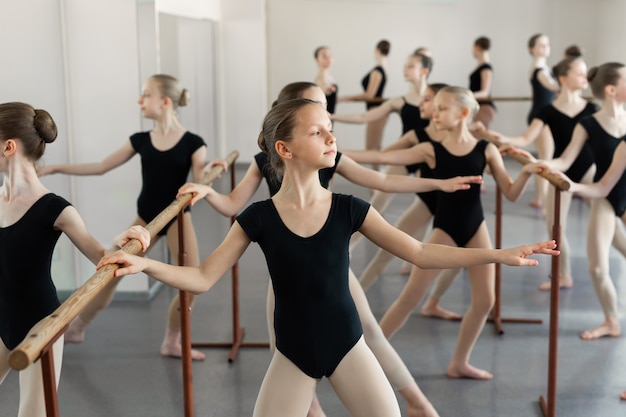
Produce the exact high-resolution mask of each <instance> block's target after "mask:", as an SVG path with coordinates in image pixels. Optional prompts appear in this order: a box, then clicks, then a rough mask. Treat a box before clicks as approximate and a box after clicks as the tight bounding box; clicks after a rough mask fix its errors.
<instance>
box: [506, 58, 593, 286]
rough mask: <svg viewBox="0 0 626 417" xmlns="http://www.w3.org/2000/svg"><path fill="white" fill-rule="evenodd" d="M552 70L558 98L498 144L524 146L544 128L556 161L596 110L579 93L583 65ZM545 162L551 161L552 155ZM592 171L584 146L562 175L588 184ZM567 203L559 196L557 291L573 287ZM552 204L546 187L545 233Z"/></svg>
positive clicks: (569, 62)
mask: <svg viewBox="0 0 626 417" xmlns="http://www.w3.org/2000/svg"><path fill="white" fill-rule="evenodd" d="M553 71H554V74H555V76H556V77H557V79H558V82H559V84H560V86H561V89H560V93H559V95H558V97H557V98H556V99H555V100H554V102H553V103H552V104H549V105H547V106H545V107H544V108H543V109H541V111H539V112H538V113H537V114H536V115H534V118H533V120H532V122H531V124H530V126H529V127H528V129H527V130H526V132H524V134H523V135H522V136H517V137H512V138H511V137H505V136H498V138H499V139H500V141H502V142H503V143H509V144H512V145H514V146H521V147H524V146H527V145H529V144H530V143H531V142H532V141H534V140H535V139H537V138H539V137H540V134H541V131H542V130H543V129H544V127H546V126H547V127H548V128H549V129H550V133H551V136H552V138H553V139H554V141H553V145H554V158H558V157H559V156H561V154H562V153H563V151H564V150H565V148H566V147H567V145H568V144H569V142H570V140H571V138H572V132H573V131H574V127H575V126H576V124H577V123H578V122H579V121H580V120H581V119H582V118H583V117H586V116H590V115H592V114H593V113H595V112H596V111H597V106H596V105H595V104H593V103H590V102H589V101H587V100H585V99H584V98H582V96H581V91H582V90H583V89H585V88H587V85H588V81H587V66H586V65H585V62H584V61H583V60H582V59H581V58H570V59H566V60H563V61H561V62H560V63H558V64H557V65H556V66H555V67H554V69H553ZM547 159H552V156H550V157H549V158H547ZM594 172H595V167H594V166H593V156H592V155H591V151H590V150H589V146H588V145H587V144H585V145H584V146H583V148H582V149H581V152H580V153H579V154H578V156H577V157H576V160H575V161H574V162H573V163H572V165H571V167H570V168H569V169H568V170H567V172H566V175H567V176H568V177H570V178H571V179H572V180H573V181H575V182H581V181H583V182H591V181H592V179H593V175H594ZM571 201H572V195H571V194H570V193H565V194H563V195H562V196H561V242H559V249H560V251H561V257H560V265H561V276H560V277H559V282H560V286H561V288H571V287H572V285H573V280H572V272H571V267H570V256H569V254H570V249H569V242H568V240H567V213H568V211H569V207H570V204H571ZM553 205H554V188H553V187H548V192H547V194H546V200H545V208H546V211H547V214H546V221H547V222H546V223H547V224H546V226H547V230H548V234H551V233H552V224H553V217H554V210H553ZM550 288H551V282H550V281H547V282H545V283H543V284H541V285H540V286H539V289H540V290H543V291H549V290H550Z"/></svg>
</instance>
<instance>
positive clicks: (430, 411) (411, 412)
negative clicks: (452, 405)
mask: <svg viewBox="0 0 626 417" xmlns="http://www.w3.org/2000/svg"><path fill="white" fill-rule="evenodd" d="M406 412H407V415H408V416H409V417H439V413H437V410H435V407H433V405H432V404H431V403H430V401H428V400H427V401H426V403H425V404H420V405H419V406H414V405H412V404H409V407H408V408H407V410H406Z"/></svg>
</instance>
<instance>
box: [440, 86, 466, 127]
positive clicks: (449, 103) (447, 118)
mask: <svg viewBox="0 0 626 417" xmlns="http://www.w3.org/2000/svg"><path fill="white" fill-rule="evenodd" d="M432 120H433V122H434V123H435V128H437V130H452V129H454V128H456V127H457V126H459V125H460V124H461V123H464V116H463V108H462V107H461V106H460V104H459V102H458V101H457V100H456V98H455V97H454V95H452V94H450V93H445V92H441V91H440V92H438V93H437V95H436V96H435V103H434V111H433V115H432Z"/></svg>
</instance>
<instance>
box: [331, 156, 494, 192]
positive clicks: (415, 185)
mask: <svg viewBox="0 0 626 417" xmlns="http://www.w3.org/2000/svg"><path fill="white" fill-rule="evenodd" d="M337 173H339V174H341V175H342V176H344V177H346V178H347V179H348V180H350V181H351V182H353V183H355V184H358V185H361V186H363V187H367V188H373V189H375V190H380V191H384V192H387V193H420V192H425V191H434V190H441V191H445V192H455V191H459V190H467V189H469V188H470V184H473V183H475V184H482V182H483V180H482V177H481V176H480V175H476V176H468V177H455V178H450V179H447V180H437V179H432V178H419V177H412V176H408V175H387V174H385V173H383V172H379V171H375V170H373V169H369V168H366V167H364V166H362V165H359V164H357V163H356V162H355V161H354V160H353V159H352V158H350V157H349V156H346V155H342V156H341V159H340V160H339V165H338V166H337Z"/></svg>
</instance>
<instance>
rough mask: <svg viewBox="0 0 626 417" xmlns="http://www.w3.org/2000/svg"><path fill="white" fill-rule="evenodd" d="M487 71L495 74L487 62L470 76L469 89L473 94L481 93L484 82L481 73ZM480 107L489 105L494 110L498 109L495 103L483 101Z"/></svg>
mask: <svg viewBox="0 0 626 417" xmlns="http://www.w3.org/2000/svg"><path fill="white" fill-rule="evenodd" d="M485 70H488V71H491V72H493V67H492V66H491V64H489V63H487V62H485V63H484V64H482V65H481V66H479V67H478V68H476V69H475V70H474V72H472V73H471V74H470V76H469V89H470V91H472V92H476V91H480V90H482V89H483V80H482V78H481V73H482V72H483V71H485ZM480 105H481V106H483V105H487V106H491V107H493V108H494V109H495V108H496V105H495V104H494V103H493V101H481V102H480Z"/></svg>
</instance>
